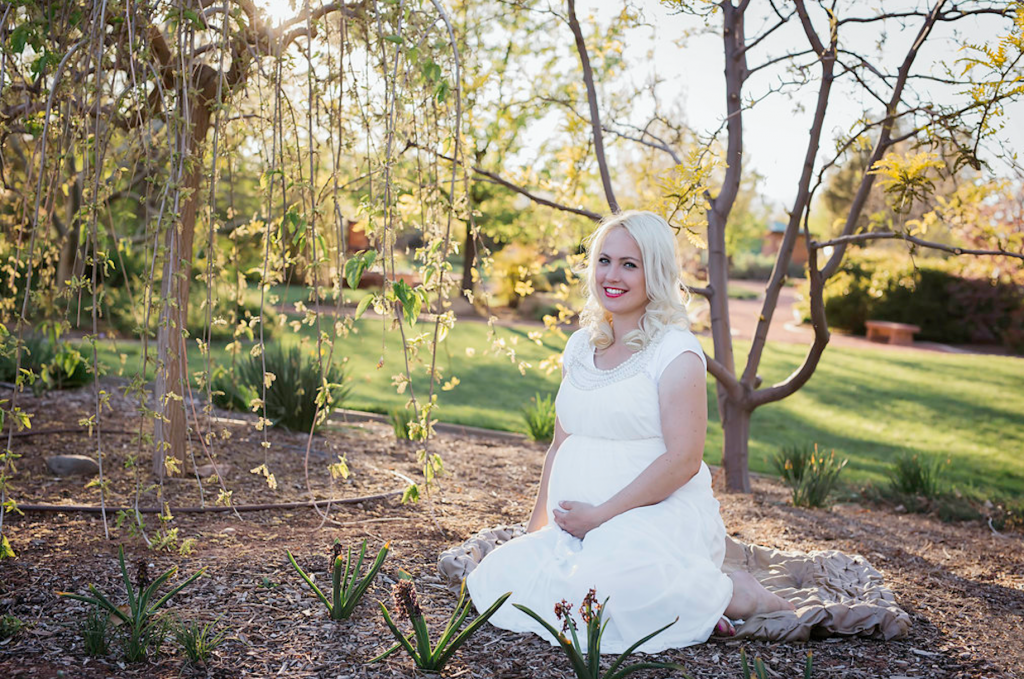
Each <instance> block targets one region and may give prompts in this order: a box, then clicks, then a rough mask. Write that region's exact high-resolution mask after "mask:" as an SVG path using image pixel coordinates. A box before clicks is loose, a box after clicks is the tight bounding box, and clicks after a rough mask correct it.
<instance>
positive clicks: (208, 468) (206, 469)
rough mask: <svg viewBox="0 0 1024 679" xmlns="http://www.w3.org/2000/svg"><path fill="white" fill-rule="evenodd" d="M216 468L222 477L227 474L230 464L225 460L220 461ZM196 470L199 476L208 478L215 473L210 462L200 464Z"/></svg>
mask: <svg viewBox="0 0 1024 679" xmlns="http://www.w3.org/2000/svg"><path fill="white" fill-rule="evenodd" d="M216 469H217V470H220V475H221V477H224V476H226V475H227V473H228V470H230V469H231V465H230V464H228V463H227V462H221V463H220V464H218V465H217V467H216ZM196 472H198V473H199V477H200V478H203V479H205V478H209V477H211V476H213V475H214V474H216V473H217V472H216V470H215V469H214V466H213V465H212V464H204V465H201V466H200V467H198V468H197V469H196Z"/></svg>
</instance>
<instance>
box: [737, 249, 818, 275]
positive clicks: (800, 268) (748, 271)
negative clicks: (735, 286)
mask: <svg viewBox="0 0 1024 679" xmlns="http://www.w3.org/2000/svg"><path fill="white" fill-rule="evenodd" d="M775 258H776V255H762V254H761V253H759V252H737V253H736V254H734V255H733V256H732V257H730V258H729V278H732V279H737V280H751V281H766V280H768V279H769V278H771V276H772V269H774V268H775ZM806 271H807V267H806V266H805V265H803V264H797V263H795V262H790V263H789V268H787V269H786V276H788V277H789V278H805V277H806V276H807V273H806Z"/></svg>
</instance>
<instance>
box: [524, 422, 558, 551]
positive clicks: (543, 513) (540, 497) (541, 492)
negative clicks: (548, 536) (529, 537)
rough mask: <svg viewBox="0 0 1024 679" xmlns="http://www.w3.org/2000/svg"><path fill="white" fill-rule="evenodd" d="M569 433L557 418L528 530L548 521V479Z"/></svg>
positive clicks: (530, 531) (537, 527)
mask: <svg viewBox="0 0 1024 679" xmlns="http://www.w3.org/2000/svg"><path fill="white" fill-rule="evenodd" d="M567 436H568V435H567V434H566V433H565V430H564V429H562V423H561V422H559V421H558V418H555V436H554V438H553V439H552V440H551V446H550V447H549V448H548V454H547V456H546V457H545V458H544V471H543V473H541V475H540V488H539V489H538V490H537V501H536V502H534V503H533V512H532V513H531V514H530V522H529V523H528V524H526V532H527V533H532V532H534V531H536V530H540V529H541V528H543V527H544V526H546V525H547V523H548V479H550V478H551V467H552V465H554V463H555V455H557V454H558V448H559V446H561V445H562V441H564V440H565V439H566V437H567Z"/></svg>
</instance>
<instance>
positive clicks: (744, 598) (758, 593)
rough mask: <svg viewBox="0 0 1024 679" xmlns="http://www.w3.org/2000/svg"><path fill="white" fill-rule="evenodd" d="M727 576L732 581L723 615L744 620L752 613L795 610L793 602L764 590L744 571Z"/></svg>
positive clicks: (761, 613) (760, 613) (752, 614)
mask: <svg viewBox="0 0 1024 679" xmlns="http://www.w3.org/2000/svg"><path fill="white" fill-rule="evenodd" d="M729 577H730V578H732V583H733V588H732V600H731V601H730V602H729V606H728V607H727V608H726V609H725V615H726V616H727V617H729V618H732V619H733V620H737V619H744V620H745V619H747V618H749V617H751V616H754V615H763V614H765V613H774V612H776V611H792V610H796V609H795V607H794V606H793V604H791V603H789V602H788V601H786V600H785V599H783V598H782V597H780V596H778V595H776V594H772V593H771V592H769V591H768V590H766V589H765V588H764V587H763V586H762V585H761V583H760V582H758V581H757V580H756V579H754V576H753V575H751V574H750V573H747V572H746V571H736V572H735V573H731V574H730V575H729Z"/></svg>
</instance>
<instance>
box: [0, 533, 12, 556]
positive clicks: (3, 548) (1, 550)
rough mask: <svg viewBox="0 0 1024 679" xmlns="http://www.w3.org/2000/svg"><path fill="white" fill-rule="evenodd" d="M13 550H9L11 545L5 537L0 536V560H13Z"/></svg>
mask: <svg viewBox="0 0 1024 679" xmlns="http://www.w3.org/2000/svg"><path fill="white" fill-rule="evenodd" d="M14 556H15V555H14V550H13V549H11V543H10V542H8V541H7V536H6V535H0V559H13V558H14Z"/></svg>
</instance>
